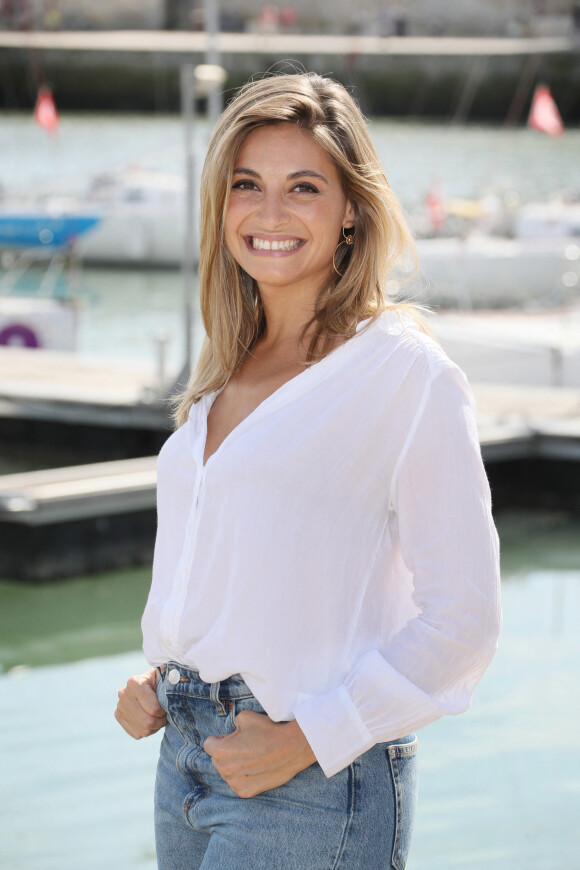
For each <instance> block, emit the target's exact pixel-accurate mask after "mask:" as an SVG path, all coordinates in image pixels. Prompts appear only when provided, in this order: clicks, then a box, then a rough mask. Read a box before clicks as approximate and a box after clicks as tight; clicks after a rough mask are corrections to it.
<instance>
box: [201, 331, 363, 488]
mask: <svg viewBox="0 0 580 870" xmlns="http://www.w3.org/2000/svg"><path fill="white" fill-rule="evenodd" d="M369 320H370V318H369ZM368 322H369V321H368V320H363V321H361V322H360V323H359V324H358V325H357V328H356V332H355V333H354V335H352V336H351V337H350V338H349V339H347V340H346V341H343V342H342V344H339V345H338V347H335V348H334V350H331V351H330V353H327V354H326V355H325V356H323V357H322V359H320V360H318V362H315V363H312V364H311V365H309V366H306V367H305V368H304V369H303V370H302V371H300V372H298V373H297V374H295V375H293V376H292V377H291V378H288V380H287V381H284V383H282V384H280V386H279V387H276V389H275V390H273V391H272V392H271V393H269V394H268V395H267V396H266V397H265V398H264V399H262V401H261V402H259V403H258V404H257V405H256V407H255V408H253V409H252V410H251V411H250V413H249V414H246V416H245V417H243V418H242V419H241V420H240V422H239V423H237V424H236V425H235V426H234V427H233V429H230V431H229V432H228V434H227V435H226V436H225V438H223V439H222V441H221V442H220V444H219V445H218V446H217V447H216V449H215V450H214V451H213V453H210V455H209V456H208V457H207V459H206V457H205V448H206V445H207V423H208V418H209V414H210V411H211V409H212V406H213V403H214V402H215V400H216V399H217V397H218V396H219V394H220V393H221V392H222V390H223V389H224V388H225V386H226V384H224V385H223V386H222V387H220V388H219V390H214V391H213V392H212V393H206V394H205V396H204V399H205V398H206V397H207V399H210V398H211V401H209V402H207V401H206V409H205V417H204V429H203V437H202V438H201V439H200V440H201V442H202V444H201V464H202V468H203V469H204V471H205V469H207V467H208V464H209V463H211V461H212V460H213V458H214V456H217V455H218V453H220V452H221V450H222V448H223V447H224V445H226V444H227V442H228V441H230V439H231V438H233V437H234V436H235V434H236V433H237V432H238V430H239V429H240V428H242V427H243V426H244V424H245V423H246V422H247V421H250V422H251V421H252V419H253V418H254V417H255V416H256V415H257V414H258V412H259V411H260V410H261V409H263V408H264V406H265V405H267V404H270V403H271V401H273V400H274V399H275V398H277V397H278V396H279V395H280V394H281V393H282V392H284V391H285V390H286V388H289V387H290V385H294V384H295V383H296V382H297V381H298V380H300V379H301V378H303V377H304V376H305V375H306V374H307V373H308V372H312V371H314V370H319V368H320V367H321V366H322V367H323V368H324V365H323V364H324V363H325V362H326V361H327V360H330V359H333V358H334V359H336V354H338V353H339V352H340V351H342V350H343V349H344V348H345V347H348V345H349V344H350V343H351V342H352V340H353V339H354V338H356V337H357V335H359V333H360V331H361V330H362V328H363V327H364V326H365V324H367V323H368ZM226 383H227V382H226Z"/></svg>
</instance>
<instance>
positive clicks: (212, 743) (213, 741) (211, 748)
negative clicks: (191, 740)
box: [203, 734, 230, 756]
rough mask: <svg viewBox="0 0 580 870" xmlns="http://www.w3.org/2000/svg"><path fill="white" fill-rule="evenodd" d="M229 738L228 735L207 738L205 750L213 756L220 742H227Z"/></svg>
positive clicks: (204, 745)
mask: <svg viewBox="0 0 580 870" xmlns="http://www.w3.org/2000/svg"><path fill="white" fill-rule="evenodd" d="M228 736H230V735H227V734H218V735H216V736H212V737H206V739H205V742H204V744H203V750H204V752H206V753H207V754H208V755H209V756H212V755H213V754H214V752H215V750H216V749H217V747H218V746H219V743H220V740H225V739H226V738H227V737H228Z"/></svg>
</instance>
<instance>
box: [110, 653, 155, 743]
mask: <svg viewBox="0 0 580 870" xmlns="http://www.w3.org/2000/svg"><path fill="white" fill-rule="evenodd" d="M156 685H157V674H156V671H155V670H154V669H153V670H151V671H146V672H145V673H144V674H138V675H137V676H134V677H131V679H130V680H128V682H127V685H126V686H125V687H124V688H123V689H120V690H119V703H118V704H117V709H116V710H115V719H116V720H117V722H118V723H119V725H121V727H122V728H124V729H125V731H126V732H127V734H129V735H130V736H131V737H133V738H134V739H135V740H140V739H141V738H142V737H149V736H150V735H151V734H155V732H156V731H159V729H160V728H163V726H164V725H165V724H166V723H167V718H166V716H165V711H164V710H163V708H162V707H161V705H160V704H159V701H158V700H157V695H156V691H155V690H156Z"/></svg>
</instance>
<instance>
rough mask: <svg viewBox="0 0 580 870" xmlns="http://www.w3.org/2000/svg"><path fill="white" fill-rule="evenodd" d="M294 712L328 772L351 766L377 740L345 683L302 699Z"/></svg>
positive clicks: (335, 771)
mask: <svg viewBox="0 0 580 870" xmlns="http://www.w3.org/2000/svg"><path fill="white" fill-rule="evenodd" d="M293 713H294V716H295V717H296V721H297V722H298V724H299V726H300V728H301V730H302V732H303V733H304V736H305V737H306V739H307V740H308V743H309V744H310V748H311V749H312V751H313V752H314V754H315V756H316V760H317V761H318V763H319V764H320V766H321V768H322V770H323V771H324V773H325V775H326V776H333V774H335V773H338V771H339V770H343V768H345V767H348V765H349V764H351V763H352V762H353V761H354V760H355V758H358V757H359V755H362V754H363V752H366V751H367V750H368V749H370V748H371V747H372V746H374V744H375V742H376V741H375V739H374V738H373V736H372V735H371V733H370V732H369V730H368V728H367V727H366V725H365V724H364V722H363V720H362V719H361V717H360V714H359V712H358V710H357V708H356V707H355V705H354V704H353V702H352V699H351V697H350V695H349V693H348V692H347V690H346V689H345V687H344V686H338V688H336V689H333V690H332V691H331V692H327V693H326V694H325V695H315V696H314V697H312V698H309V699H308V700H307V701H303V702H302V703H301V704H299V705H298V706H297V707H295V708H294V710H293Z"/></svg>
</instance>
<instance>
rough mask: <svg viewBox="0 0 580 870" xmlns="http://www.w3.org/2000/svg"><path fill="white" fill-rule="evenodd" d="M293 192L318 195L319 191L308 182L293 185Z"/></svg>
mask: <svg viewBox="0 0 580 870" xmlns="http://www.w3.org/2000/svg"><path fill="white" fill-rule="evenodd" d="M293 189H294V190H296V191H298V193H318V192H319V190H318V188H317V187H315V186H314V185H313V184H310V183H309V182H308V181H300V182H299V183H298V184H296V185H294V188H293Z"/></svg>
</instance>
